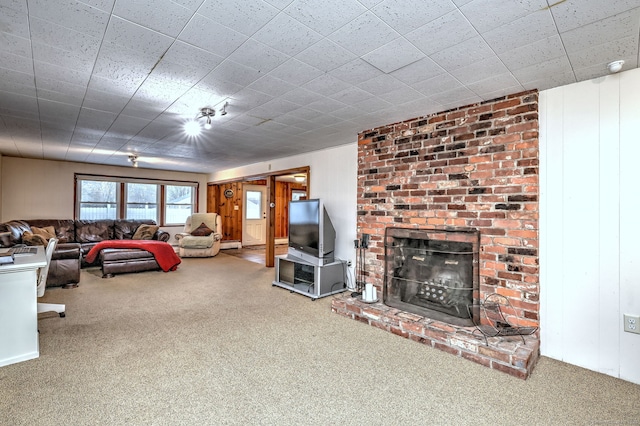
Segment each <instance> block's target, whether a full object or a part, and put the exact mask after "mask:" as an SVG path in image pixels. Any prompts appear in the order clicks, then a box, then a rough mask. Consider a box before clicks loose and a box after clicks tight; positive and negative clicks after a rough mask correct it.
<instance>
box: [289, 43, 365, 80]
mask: <svg viewBox="0 0 640 426" xmlns="http://www.w3.org/2000/svg"><path fill="white" fill-rule="evenodd" d="M296 59H298V60H300V61H302V62H305V63H307V64H309V65H311V66H313V67H315V68H318V69H319V70H322V71H325V72H328V71H331V70H333V69H335V68H338V67H340V66H342V65H344V64H346V63H348V62H350V61H353V60H354V59H356V55H354V54H353V53H351V52H349V51H348V50H346V49H343V48H342V47H340V46H338V45H337V44H335V43H334V42H332V41H331V40H329V39H326V38H324V39H322V40H320V41H319V42H317V43H316V44H314V45H313V46H311V47H309V48H307V49H305V50H303V51H302V52H300V53H298V54H297V55H296Z"/></svg>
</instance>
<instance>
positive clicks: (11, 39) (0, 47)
mask: <svg viewBox="0 0 640 426" xmlns="http://www.w3.org/2000/svg"><path fill="white" fill-rule="evenodd" d="M0 51H3V52H10V53H12V54H14V55H19V56H24V57H26V58H30V57H31V43H30V41H29V39H26V38H22V37H18V36H14V35H12V34H8V33H4V32H1V31H0Z"/></svg>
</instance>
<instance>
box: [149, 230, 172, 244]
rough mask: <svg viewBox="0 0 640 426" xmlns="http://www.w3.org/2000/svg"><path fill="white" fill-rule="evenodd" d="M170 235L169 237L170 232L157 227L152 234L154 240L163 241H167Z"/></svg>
mask: <svg viewBox="0 0 640 426" xmlns="http://www.w3.org/2000/svg"><path fill="white" fill-rule="evenodd" d="M170 237H171V234H169V233H168V232H166V231H163V230H161V229H158V230H157V231H156V233H155V234H154V235H153V239H154V240H158V241H164V242H165V243H166V242H167V241H169V238H170Z"/></svg>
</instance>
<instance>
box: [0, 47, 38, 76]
mask: <svg viewBox="0 0 640 426" xmlns="http://www.w3.org/2000/svg"><path fill="white" fill-rule="evenodd" d="M0 64H2V68H6V69H9V70H13V71H17V72H20V73H24V74H33V61H32V60H31V58H27V57H24V56H18V55H12V54H11V53H9V52H6V51H1V50H0Z"/></svg>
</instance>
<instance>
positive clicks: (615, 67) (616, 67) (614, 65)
mask: <svg viewBox="0 0 640 426" xmlns="http://www.w3.org/2000/svg"><path fill="white" fill-rule="evenodd" d="M623 65H624V61H622V60H620V61H613V62H609V63H608V64H607V69H608V70H609V73H611V74H615V73H617V72H618V71H620V70H621V69H622V66H623Z"/></svg>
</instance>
